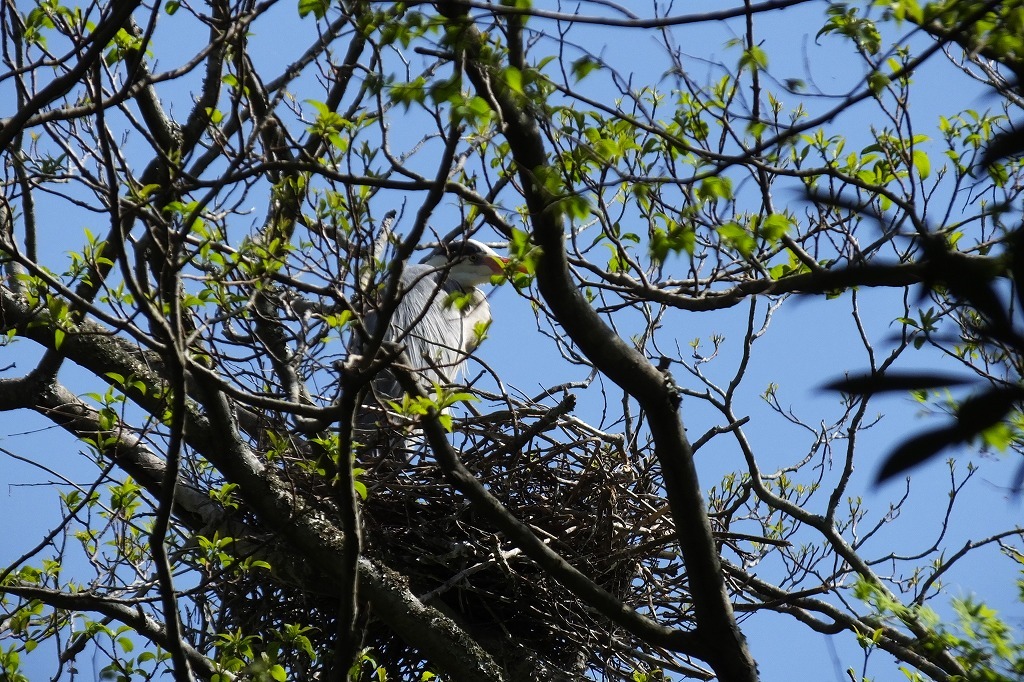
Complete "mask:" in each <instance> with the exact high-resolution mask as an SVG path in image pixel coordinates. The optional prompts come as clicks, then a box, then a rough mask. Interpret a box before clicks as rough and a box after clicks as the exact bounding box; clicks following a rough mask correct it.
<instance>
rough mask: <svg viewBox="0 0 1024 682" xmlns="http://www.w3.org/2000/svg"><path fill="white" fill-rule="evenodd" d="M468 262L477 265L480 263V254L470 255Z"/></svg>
mask: <svg viewBox="0 0 1024 682" xmlns="http://www.w3.org/2000/svg"><path fill="white" fill-rule="evenodd" d="M469 262H470V263H479V262H480V254H478V253H473V254H470V256H469Z"/></svg>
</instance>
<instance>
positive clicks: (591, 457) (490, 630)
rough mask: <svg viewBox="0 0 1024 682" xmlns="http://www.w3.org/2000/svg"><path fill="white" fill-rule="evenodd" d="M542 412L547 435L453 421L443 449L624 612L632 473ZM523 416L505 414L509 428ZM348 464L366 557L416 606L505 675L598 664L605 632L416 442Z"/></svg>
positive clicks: (390, 648)
mask: <svg viewBox="0 0 1024 682" xmlns="http://www.w3.org/2000/svg"><path fill="white" fill-rule="evenodd" d="M532 411H533V413H534V414H535V415H537V414H540V413H539V411H538V410H537V409H536V408H534V409H533V410H532ZM552 412H557V409H556V410H554V411H550V410H549V411H547V412H546V413H544V414H545V415H547V419H546V421H547V422H548V423H546V424H545V416H543V415H542V416H541V417H540V418H539V419H536V420H528V419H527V420H525V421H526V423H523V421H517V422H516V423H515V424H513V423H510V420H509V419H508V418H507V416H503V415H508V414H509V413H508V412H503V413H500V414H496V415H491V416H476V417H473V418H469V419H466V420H463V421H462V422H461V423H458V424H457V426H456V430H455V433H456V434H458V435H457V436H456V437H455V438H454V439H453V444H454V445H455V447H456V450H457V451H458V452H459V454H460V459H461V461H462V463H463V464H464V465H465V466H466V468H467V469H469V470H470V471H471V472H472V473H473V474H474V475H475V476H476V478H477V479H478V480H479V481H481V482H482V483H483V484H484V485H485V486H486V487H487V489H488V490H489V491H490V493H491V494H492V495H493V496H495V497H496V498H497V499H498V500H500V501H501V503H502V504H503V505H504V506H505V508H506V509H507V510H508V511H509V512H510V513H511V514H513V515H514V516H515V517H516V518H518V519H519V520H520V521H522V522H524V523H526V524H527V525H529V526H530V527H531V528H532V529H533V531H534V532H535V533H536V534H537V536H538V537H540V538H541V539H542V540H543V541H544V542H546V543H547V544H548V546H549V547H551V548H552V549H553V550H554V551H555V552H557V553H558V554H560V555H561V556H562V557H563V558H565V559H566V560H568V561H569V562H570V563H571V564H573V565H574V566H576V567H577V568H579V569H580V570H582V571H583V572H584V573H586V574H587V575H588V576H589V577H590V578H591V579H592V580H593V581H594V582H596V583H597V584H598V585H600V586H601V587H602V588H604V589H605V590H607V591H608V592H610V593H612V594H613V595H616V596H617V597H619V598H620V599H622V600H623V601H625V602H627V603H629V602H631V601H633V599H631V593H632V592H633V582H634V580H635V579H636V578H637V577H638V576H639V563H640V559H639V557H638V556H637V555H636V549H637V546H638V535H637V533H636V532H635V529H634V527H633V526H632V525H631V519H632V520H634V521H635V520H638V519H639V518H640V517H641V516H642V515H645V514H646V512H644V511H643V510H642V509H641V508H640V507H641V505H638V504H637V501H638V498H637V496H636V493H637V492H638V491H637V490H636V488H637V485H638V484H639V483H640V481H639V478H638V476H637V472H636V471H634V470H633V469H632V468H631V467H629V466H626V464H625V459H624V454H623V451H622V449H621V448H616V447H614V441H615V440H616V439H614V438H611V439H609V438H601V437H598V436H597V435H596V434H595V433H593V432H591V433H583V432H581V430H580V425H579V424H576V423H574V422H573V421H572V420H570V419H561V418H554V419H552V418H550V416H551V414H552ZM526 413H527V414H528V413H529V411H526ZM523 414H524V412H523V411H516V418H517V419H523ZM513 426H514V427H515V428H513ZM545 426H546V427H547V428H545ZM609 441H612V442H609ZM360 466H362V467H364V468H365V469H366V473H364V474H363V479H362V480H363V481H364V482H365V484H366V485H367V488H368V496H367V498H366V500H365V501H364V502H363V506H362V510H363V524H364V535H365V538H366V551H367V552H368V553H370V554H371V555H373V556H375V557H376V558H378V559H379V560H381V561H383V562H384V563H385V564H387V565H388V566H390V567H391V568H394V569H396V570H398V571H400V572H402V573H403V574H404V575H406V576H408V578H409V584H410V588H411V589H412V591H413V592H414V593H415V594H417V595H418V596H419V597H420V598H421V599H422V600H423V601H425V602H426V603H429V604H431V605H433V606H435V607H437V608H439V609H440V610H442V611H443V612H444V613H446V614H448V615H449V616H450V617H452V618H453V620H455V621H456V622H457V623H458V624H459V625H460V626H461V627H462V628H463V629H465V630H466V631H467V632H468V633H469V634H471V635H472V636H473V637H474V638H475V639H476V640H477V641H478V642H480V643H481V644H482V645H483V646H484V647H485V648H487V649H488V650H489V651H490V652H491V653H492V655H495V656H496V658H498V659H499V660H500V662H501V663H503V664H505V665H506V666H510V665H513V664H514V663H519V664H521V665H530V666H533V668H534V670H535V671H537V670H545V671H547V672H549V673H552V672H554V671H563V672H565V673H567V674H569V675H572V676H573V677H576V676H578V675H580V674H582V673H583V672H584V671H585V670H586V669H587V668H590V669H598V668H603V667H604V664H605V663H606V659H607V657H608V656H609V644H610V642H612V640H614V639H615V636H614V635H613V631H612V626H611V625H610V624H609V623H608V621H607V620H606V619H604V618H603V617H601V616H599V615H597V614H595V613H594V611H593V609H592V608H591V607H589V606H588V605H586V604H585V603H583V602H582V601H580V600H579V599H578V598H576V597H575V596H574V595H573V594H572V593H570V592H569V591H568V590H567V589H566V588H564V587H563V586H562V585H561V584H559V583H558V582H557V581H555V580H554V579H553V578H552V577H551V576H550V575H549V574H548V573H547V572H546V571H545V570H543V569H542V568H541V567H539V566H538V565H537V564H536V563H534V562H533V561H532V560H531V559H529V558H528V557H527V556H526V555H525V554H523V553H522V551H521V550H520V549H518V548H517V547H515V546H514V545H512V544H511V543H510V542H509V541H508V539H507V538H505V537H504V535H503V534H502V533H500V532H499V531H498V530H497V529H496V528H495V527H494V526H493V525H492V524H491V523H490V522H488V521H487V520H486V519H483V518H482V517H481V516H480V515H479V514H478V513H477V512H476V511H475V510H474V508H473V506H472V505H470V504H469V503H468V501H467V500H466V498H465V497H463V496H462V494H461V493H459V492H458V491H457V490H455V488H454V487H453V486H452V485H451V484H450V483H449V482H448V481H447V480H446V479H445V477H444V474H443V473H442V471H441V469H440V468H439V466H438V465H437V464H436V463H435V462H434V460H433V458H432V457H431V456H430V455H429V454H426V453H425V448H424V447H423V446H422V445H421V444H417V443H416V442H411V443H410V442H408V441H407V442H406V443H405V447H404V448H403V447H399V448H394V449H390V448H384V449H382V450H377V451H376V453H375V454H374V456H372V457H370V458H368V459H367V460H366V461H363V462H361V463H360ZM378 641H380V642H381V645H380V649H381V651H382V652H386V655H385V656H384V658H386V659H389V660H391V661H396V660H402V661H403V663H405V664H409V663H414V661H415V659H416V655H415V653H414V652H412V651H409V650H407V649H406V648H405V647H404V645H403V644H402V643H401V642H398V641H396V640H394V639H393V638H389V637H387V636H386V635H383V636H382V637H380V638H378ZM524 655H525V658H524ZM406 659H408V660H406Z"/></svg>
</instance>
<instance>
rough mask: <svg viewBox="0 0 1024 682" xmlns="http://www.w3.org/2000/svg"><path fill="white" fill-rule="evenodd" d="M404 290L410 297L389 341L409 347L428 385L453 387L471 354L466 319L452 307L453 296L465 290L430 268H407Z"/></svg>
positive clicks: (395, 318)
mask: <svg viewBox="0 0 1024 682" xmlns="http://www.w3.org/2000/svg"><path fill="white" fill-rule="evenodd" d="M402 286H403V289H404V290H405V292H406V293H405V296H403V298H402V300H401V302H400V303H399V304H398V308H397V309H396V310H395V314H394V316H393V317H392V318H391V327H390V329H389V333H388V336H389V337H391V338H389V340H391V341H394V342H395V343H399V344H402V345H404V346H405V352H406V355H407V356H408V359H409V362H410V363H411V365H412V367H413V368H414V369H416V370H417V371H419V372H420V374H421V376H422V377H423V379H424V383H425V384H427V385H429V384H432V383H434V382H439V383H449V382H450V381H451V380H452V379H454V378H455V377H457V376H458V373H459V370H460V369H461V367H462V364H463V362H464V361H465V353H466V350H467V340H468V339H467V335H466V330H465V325H464V319H463V315H462V313H461V312H460V311H459V310H457V309H455V308H453V307H452V306H450V305H448V297H449V295H450V294H452V293H456V292H461V291H462V289H461V288H460V287H459V285H458V284H457V283H456V282H452V281H449V280H447V279H442V273H439V272H437V271H436V269H435V268H433V267H431V266H429V265H410V266H407V267H406V269H405V271H404V272H403V273H402Z"/></svg>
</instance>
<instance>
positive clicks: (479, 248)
mask: <svg viewBox="0 0 1024 682" xmlns="http://www.w3.org/2000/svg"><path fill="white" fill-rule="evenodd" d="M423 263H424V264H426V265H429V266H431V267H435V268H445V269H446V270H447V272H448V279H451V280H454V281H456V282H458V283H459V285H461V286H462V287H463V288H467V289H468V288H470V287H475V286H477V285H478V284H486V283H487V282H490V281H491V277H492V276H494V275H500V274H502V273H503V272H504V271H505V264H506V263H508V259H507V258H502V257H501V256H499V255H498V254H497V253H496V252H495V251H494V249H492V248H490V247H489V246H487V245H486V244H482V243H480V242H478V241H476V240H475V239H467V240H465V241H458V242H453V243H451V244H445V245H443V246H441V247H439V248H437V249H435V250H434V252H433V253H431V254H430V255H429V256H427V257H426V258H425V259H424V260H423Z"/></svg>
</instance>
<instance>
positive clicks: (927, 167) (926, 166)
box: [914, 149, 932, 180]
mask: <svg viewBox="0 0 1024 682" xmlns="http://www.w3.org/2000/svg"><path fill="white" fill-rule="evenodd" d="M914 169H915V170H917V174H918V175H919V176H921V179H922V180H926V179H927V178H928V176H929V175H931V173H932V161H931V159H930V158H928V154H926V153H925V152H923V151H922V150H920V149H915V150H914Z"/></svg>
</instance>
